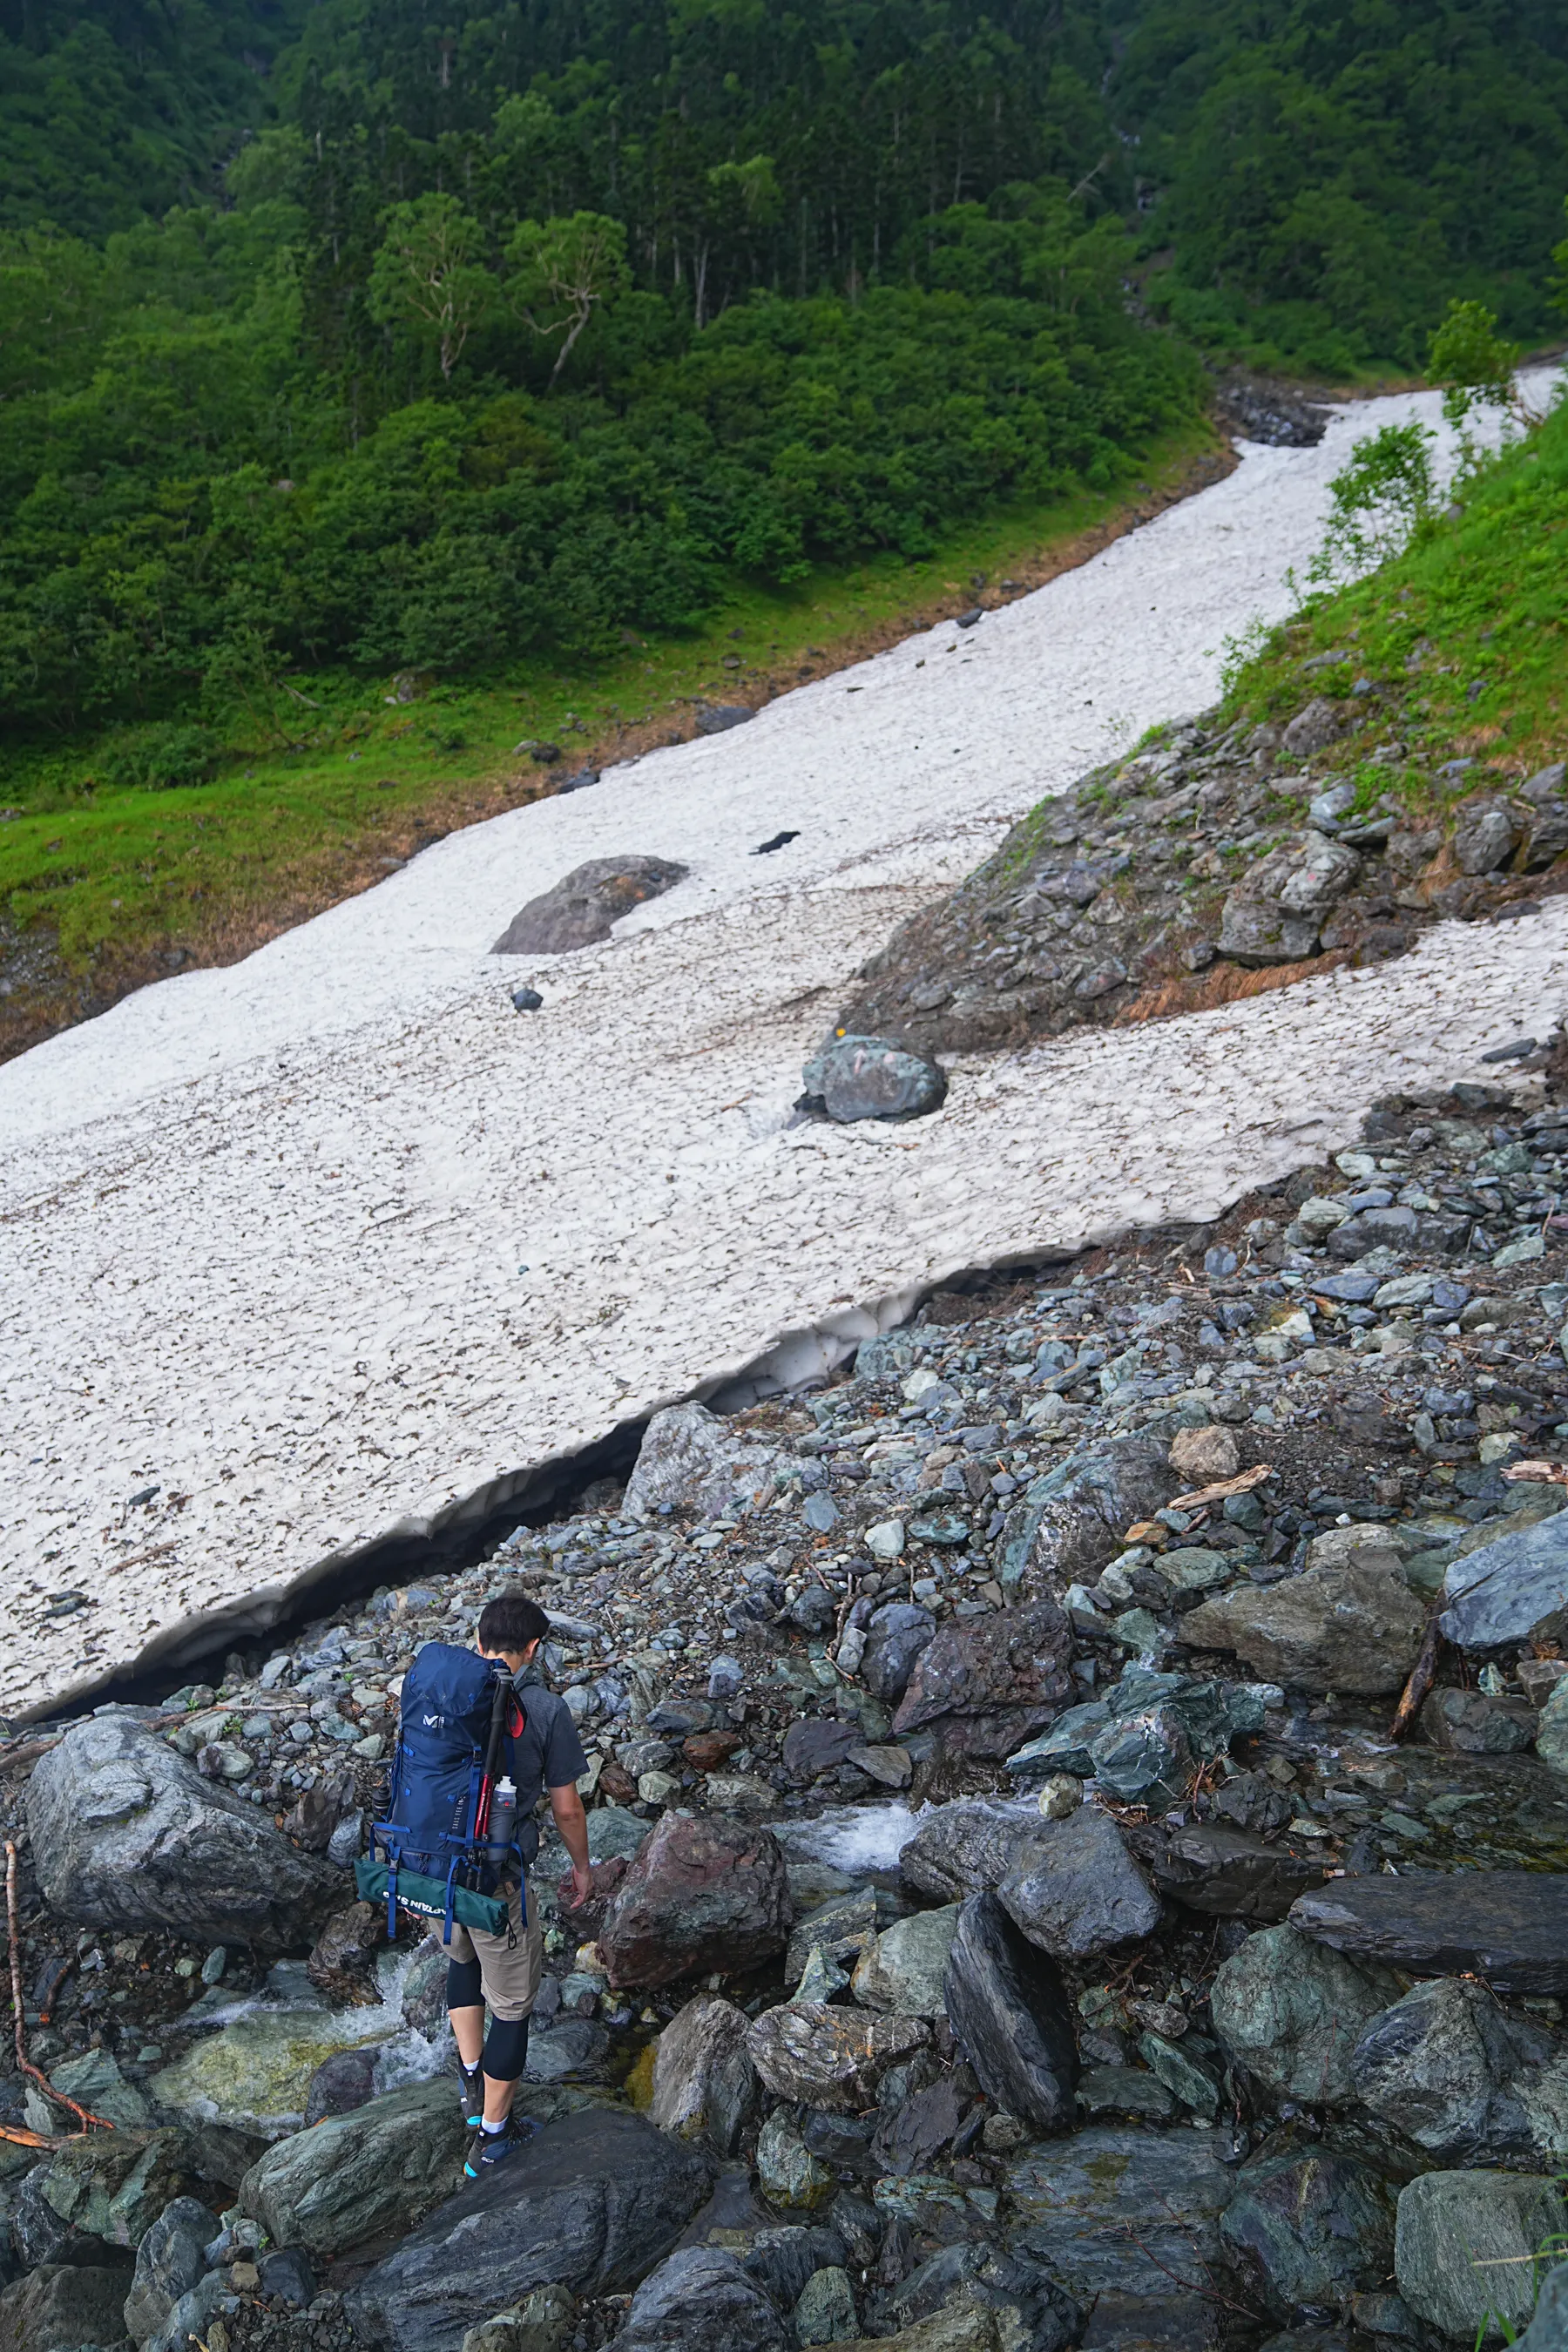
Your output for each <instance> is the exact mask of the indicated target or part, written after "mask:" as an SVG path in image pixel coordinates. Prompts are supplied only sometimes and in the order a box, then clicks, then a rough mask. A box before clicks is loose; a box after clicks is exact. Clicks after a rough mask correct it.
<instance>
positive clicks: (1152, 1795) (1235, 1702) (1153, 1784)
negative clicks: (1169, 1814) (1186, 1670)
mask: <svg viewBox="0 0 1568 2352" xmlns="http://www.w3.org/2000/svg"><path fill="white" fill-rule="evenodd" d="M1263 1719H1264V1701H1263V1697H1262V1696H1261V1694H1260V1693H1259V1692H1258V1691H1257V1690H1256V1689H1251V1688H1248V1687H1247V1685H1245V1684H1240V1683H1224V1682H1208V1681H1202V1680H1199V1679H1198V1678H1197V1677H1196V1676H1194V1675H1175V1674H1169V1675H1168V1674H1152V1673H1150V1672H1148V1671H1146V1670H1144V1669H1142V1668H1130V1669H1128V1670H1127V1671H1125V1672H1124V1673H1123V1674H1122V1676H1121V1680H1120V1682H1118V1683H1116V1684H1115V1685H1113V1686H1112V1688H1111V1689H1110V1691H1108V1693H1107V1694H1106V1696H1105V1697H1104V1698H1100V1699H1090V1700H1089V1702H1088V1703H1087V1704H1086V1705H1084V1706H1075V1707H1069V1708H1068V1712H1067V1714H1065V1715H1063V1716H1059V1717H1058V1719H1057V1721H1056V1722H1055V1723H1054V1724H1052V1726H1051V1727H1050V1729H1049V1730H1048V1731H1045V1732H1042V1733H1041V1734H1040V1736H1039V1738H1037V1739H1031V1740H1030V1741H1028V1742H1027V1744H1026V1746H1025V1747H1023V1748H1019V1750H1018V1751H1017V1753H1016V1755H1014V1756H1009V1758H1008V1759H1007V1769H1008V1771H1009V1772H1010V1773H1011V1774H1012V1775H1013V1777H1014V1778H1015V1780H1024V1781H1026V1782H1031V1783H1032V1782H1034V1781H1037V1780H1048V1779H1049V1778H1051V1776H1052V1775H1053V1774H1056V1773H1058V1772H1073V1773H1076V1774H1078V1775H1079V1777H1080V1778H1081V1779H1085V1780H1087V1779H1088V1778H1089V1775H1090V1774H1093V1775H1094V1777H1095V1778H1096V1779H1098V1780H1100V1781H1101V1782H1102V1783H1103V1785H1104V1786H1105V1787H1107V1788H1109V1789H1110V1790H1111V1791H1112V1792H1113V1793H1114V1794H1115V1795H1116V1796H1118V1797H1121V1799H1122V1800H1123V1801H1125V1802H1126V1803H1128V1804H1148V1805H1150V1806H1152V1807H1153V1808H1154V1809H1155V1810H1158V1811H1163V1810H1164V1809H1165V1807H1167V1806H1168V1805H1170V1804H1171V1803H1172V1802H1173V1801H1174V1800H1175V1799H1176V1798H1177V1797H1179V1796H1184V1795H1185V1793H1186V1791H1187V1788H1188V1786H1189V1784H1190V1782H1191V1780H1192V1777H1193V1774H1194V1769H1195V1768H1196V1767H1197V1765H1198V1764H1199V1763H1202V1762H1205V1761H1207V1760H1208V1759H1210V1758H1212V1757H1215V1756H1223V1755H1224V1754H1226V1751H1227V1749H1228V1748H1229V1747H1230V1743H1231V1741H1232V1740H1233V1739H1234V1738H1237V1736H1238V1735H1240V1734H1241V1733H1244V1732H1251V1731H1260V1730H1261V1729H1262V1728H1263Z"/></svg>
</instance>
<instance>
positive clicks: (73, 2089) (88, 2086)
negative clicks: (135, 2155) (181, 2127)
mask: <svg viewBox="0 0 1568 2352" xmlns="http://www.w3.org/2000/svg"><path fill="white" fill-rule="evenodd" d="M49 2080H50V2082H51V2083H52V2084H54V2087H55V2089H56V2090H57V2091H63V2092H64V2093H65V2095H66V2096H67V2097H68V2098H69V2099H75V2100H76V2102H77V2104H78V2105H79V2106H83V2107H86V2108H87V2109H88V2111H89V2114H91V2115H95V2116H102V2117H103V2118H104V2120H105V2122H107V2123H111V2124H124V2125H126V2126H128V2127H129V2128H130V2129H131V2130H132V2131H151V2130H152V2128H153V2125H154V2123H155V2122H156V2120H157V2118H156V2117H155V2116H154V2115H153V2109H152V2107H151V2106H150V2105H149V2104H148V2102H147V2100H146V2099H144V2098H143V2097H142V2093H141V2092H140V2091H139V2090H138V2089H137V2088H136V2085H135V2084H134V2083H128V2082H127V2081H126V2079H125V2077H124V2075H123V2074H121V2071H120V2068H119V2065H118V2064H117V2063H116V2062H115V2059H114V2057H113V2055H112V2053H110V2051H107V2050H86V2051H84V2052H83V2053H82V2054H81V2056H80V2057H79V2058H67V2059H65V2060H64V2061H63V2062H62V2063H61V2064H59V2065H58V2066H56V2067H54V2068H53V2069H52V2070H51V2072H50V2074H49ZM44 2116H45V2120H43V2121H42V2122H40V2123H39V2125H38V2126H37V2128H38V2129H39V2130H40V2131H42V2132H44V2133H46V2134H50V2133H53V2132H54V2131H56V2130H57V2129H58V2127H59V2125H60V2122H61V2116H60V2111H59V2109H58V2107H56V2106H53V2105H48V2104H47V2103H46V2105H45V2108H44Z"/></svg>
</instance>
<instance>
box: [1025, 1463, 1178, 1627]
mask: <svg viewBox="0 0 1568 2352" xmlns="http://www.w3.org/2000/svg"><path fill="white" fill-rule="evenodd" d="M1180 1484H1181V1481H1180V1480H1179V1478H1178V1477H1177V1475H1176V1474H1175V1472H1174V1471H1173V1469H1172V1468H1171V1465H1170V1463H1169V1461H1168V1460H1167V1458H1166V1449H1165V1448H1164V1447H1163V1445H1159V1444H1156V1443H1155V1442H1154V1440H1153V1439H1152V1438H1148V1437H1111V1438H1106V1439H1102V1440H1100V1441H1099V1442H1098V1443H1096V1444H1092V1445H1085V1446H1079V1448H1078V1449H1077V1450H1076V1452H1074V1453H1072V1454H1068V1457H1067V1459H1066V1461H1065V1462H1058V1465H1057V1466H1056V1468H1055V1469H1054V1470H1050V1471H1047V1473H1046V1475H1045V1476H1044V1477H1043V1478H1036V1479H1034V1480H1032V1481H1031V1483H1030V1485H1029V1486H1027V1487H1026V1490H1025V1493H1024V1496H1023V1499H1022V1500H1021V1501H1020V1502H1017V1503H1016V1504H1015V1505H1014V1506H1013V1508H1012V1509H1011V1510H1010V1511H1009V1512H1008V1514H1007V1518H1006V1523H1005V1526H1004V1528H1003V1530H1002V1538H1001V1541H1000V1543H999V1544H998V1546H997V1550H996V1573H997V1578H998V1580H999V1581H1000V1583H1001V1586H1002V1590H1003V1591H1004V1592H1005V1594H1006V1595H1007V1597H1008V1598H1009V1599H1010V1600H1011V1599H1012V1598H1013V1597H1014V1596H1015V1595H1016V1594H1017V1593H1019V1592H1024V1593H1037V1592H1043V1593H1049V1594H1052V1595H1053V1596H1055V1597H1057V1598H1058V1599H1059V1598H1060V1596H1061V1595H1062V1594H1063V1593H1064V1592H1065V1591H1067V1588H1068V1585H1069V1584H1072V1583H1075V1582H1077V1583H1083V1582H1088V1581H1089V1580H1092V1579H1093V1578H1095V1577H1096V1576H1098V1575H1099V1573H1100V1570H1101V1569H1102V1568H1104V1567H1105V1566H1106V1564H1107V1563H1108V1561H1110V1559H1113V1558H1114V1557H1115V1555H1116V1554H1117V1553H1118V1552H1119V1551H1121V1550H1122V1549H1124V1538H1125V1536H1126V1532H1127V1529H1128V1528H1130V1527H1131V1525H1132V1523H1133V1521H1134V1520H1135V1519H1146V1518H1148V1517H1150V1516H1151V1514H1152V1513H1153V1512H1155V1511H1158V1510H1161V1509H1163V1507H1164V1506H1165V1505H1166V1504H1167V1503H1168V1502H1169V1501H1170V1499H1171V1497H1172V1496H1173V1495H1174V1494H1175V1493H1176V1492H1177V1491H1178V1488H1179V1486H1180Z"/></svg>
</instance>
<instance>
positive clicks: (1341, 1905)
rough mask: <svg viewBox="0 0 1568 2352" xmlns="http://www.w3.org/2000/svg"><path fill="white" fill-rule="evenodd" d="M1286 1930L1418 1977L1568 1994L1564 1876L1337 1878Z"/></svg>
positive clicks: (1293, 1910) (1294, 1914)
mask: <svg viewBox="0 0 1568 2352" xmlns="http://www.w3.org/2000/svg"><path fill="white" fill-rule="evenodd" d="M1290 1924H1291V1926H1292V1927H1295V1928H1298V1929H1300V1933H1301V1934H1302V1935H1303V1936H1310V1937H1312V1938H1313V1939H1314V1940H1315V1941H1316V1942H1318V1943H1320V1944H1329V1945H1331V1946H1332V1947H1333V1948H1334V1950H1335V1951H1338V1952H1350V1953H1354V1954H1355V1955H1356V1956H1357V1957H1358V1958H1364V1959H1368V1960H1384V1961H1386V1962H1387V1963H1388V1964H1389V1966H1390V1967H1392V1968H1397V1969H1414V1970H1415V1973H1416V1974H1417V1975H1421V1976H1479V1977H1485V1978H1486V1979H1487V1980H1488V1982H1489V1984H1491V1985H1492V1986H1494V1987H1495V1988H1496V1990H1498V1991H1499V1992H1505V1993H1511V1992H1517V1993H1538V1994H1544V1995H1548V1996H1551V1995H1555V1994H1560V1993H1564V1992H1568V1876H1564V1875H1562V1874H1554V1873H1552V1872H1549V1871H1533V1870H1489V1871H1468V1870H1467V1871H1462V1872H1456V1873H1455V1874H1452V1875H1451V1876H1450V1875H1447V1874H1443V1873H1440V1872H1437V1871H1410V1872H1406V1873H1405V1874H1402V1875H1401V1876H1400V1877H1398V1878H1384V1877H1373V1878H1337V1879H1335V1880H1334V1881H1333V1882H1332V1883H1331V1885H1328V1886H1325V1887H1324V1888H1322V1889H1321V1892H1319V1893H1317V1894H1312V1895H1300V1897H1299V1898H1298V1899H1297V1901H1296V1902H1295V1903H1293V1904H1292V1905H1291V1906H1290Z"/></svg>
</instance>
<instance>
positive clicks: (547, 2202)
mask: <svg viewBox="0 0 1568 2352" xmlns="http://www.w3.org/2000/svg"><path fill="white" fill-rule="evenodd" d="M711 2186H712V2168H711V2166H710V2163H709V2160H708V2158H706V2157H705V2156H703V2155H702V2154H701V2153H700V2151H699V2150H698V2149H696V2148H695V2147H692V2146H691V2145H690V2144H689V2142H686V2141H682V2140H678V2139H672V2138H671V2137H669V2136H668V2134H667V2133H664V2132H660V2131H656V2130H655V2129H654V2126H652V2125H651V2124H649V2123H645V2122H644V2121H643V2119H642V2117H641V2116H635V2115H632V2114H629V2113H627V2112H626V2110H625V2109H622V2108H611V2107H595V2108H589V2109H586V2110H584V2112H583V2113H581V2114H578V2115H574V2116H567V2117H566V2118H565V2119H564V2121H563V2122H561V2123H556V2124H551V2125H549V2126H546V2128H545V2129H544V2130H543V2131H542V2132H540V2133H539V2134H538V2135H537V2137H535V2138H533V2139H532V2140H531V2141H530V2142H529V2144H528V2146H527V2147H523V2148H521V2149H520V2150H519V2151H518V2152H517V2154H516V2155H514V2156H512V2157H511V2158H509V2159H508V2161H507V2162H506V2163H505V2164H504V2165H500V2166H499V2167H497V2168H496V2171H495V2176H494V2178H493V2179H488V2180H481V2181H479V2182H477V2183H476V2184H475V2185H474V2187H472V2188H471V2189H465V2190H464V2192H463V2194H462V2195H461V2196H459V2197H454V2198H452V2199H451V2200H449V2201H448V2202H447V2204H445V2205H441V2206H438V2207H437V2210H436V2211H435V2212H434V2213H432V2214H431V2215H430V2216H429V2217H428V2218H427V2219H426V2221H423V2222H422V2223H421V2224H420V2226H419V2227H418V2228H417V2229H416V2230H415V2231H413V2232H412V2233H411V2234H410V2235H409V2236H408V2237H406V2238H405V2239H404V2241H403V2242H402V2243H401V2244H400V2245H398V2246H396V2247H395V2248H394V2250H393V2252H391V2253H390V2254H388V2255H387V2256H386V2258H385V2260H384V2261H383V2262H381V2263H377V2265H376V2267H375V2268H374V2270H373V2271H372V2272H371V2273H369V2275H368V2277H366V2278H365V2279H363V2280H362V2281H361V2283H360V2284H359V2285H358V2286H357V2287H355V2288H354V2289H353V2291H352V2292H351V2293H350V2294H349V2295H348V2296H347V2297H346V2298H345V2307H346V2309H347V2311H348V2315H349V2317H350V2319H351V2320H352V2321H353V2326H354V2330H355V2333H356V2334H357V2335H358V2336H360V2338H361V2340H362V2341H363V2342H364V2343H366V2344H372V2345H377V2346H385V2347H390V2352H460V2347H461V2345H462V2340H463V2336H464V2334H465V2333H466V2331H467V2330H468V2328H470V2327H473V2326H478V2325H479V2322H480V2321H481V2320H483V2319H485V2318H487V2317H488V2316H489V2314H490V2313H491V2312H493V2311H496V2310H500V2309H504V2308H506V2307H507V2306H509V2305H515V2304H517V2303H519V2302H521V2299H522V2297H523V2296H524V2295H525V2294H528V2293H529V2292H530V2291H531V2289H532V2288H534V2287H539V2286H549V2285H552V2284H561V2285H563V2286H567V2287H570V2288H571V2290H572V2292H573V2293H574V2294H579V2295H604V2294H626V2293H627V2292H629V2291H630V2290H631V2289H632V2288H633V2287H635V2286H636V2285H637V2284H638V2282H639V2281H640V2280H642V2279H644V2278H646V2277H647V2273H648V2272H649V2271H650V2270H652V2269H653V2267H654V2265H655V2263H658V2262H660V2261H661V2260H662V2259H663V2257H664V2256H665V2255H666V2254H667V2253H668V2252H669V2251H670V2249H671V2248H672V2246H673V2245H674V2243H675V2241H676V2240H677V2238H679V2235H680V2232H681V2231H682V2230H684V2229H685V2227H686V2225H687V2223H688V2221H689V2220H690V2218H691V2216H692V2214H693V2213H694V2212H695V2211H696V2210H697V2208H698V2206H699V2205H700V2204H701V2203H702V2201H703V2200H704V2199H705V2198H706V2197H707V2195H708V2194H709V2191H710V2188H711Z"/></svg>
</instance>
